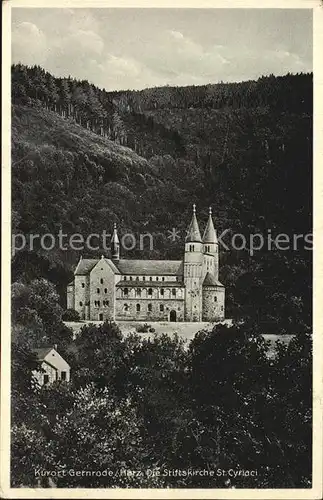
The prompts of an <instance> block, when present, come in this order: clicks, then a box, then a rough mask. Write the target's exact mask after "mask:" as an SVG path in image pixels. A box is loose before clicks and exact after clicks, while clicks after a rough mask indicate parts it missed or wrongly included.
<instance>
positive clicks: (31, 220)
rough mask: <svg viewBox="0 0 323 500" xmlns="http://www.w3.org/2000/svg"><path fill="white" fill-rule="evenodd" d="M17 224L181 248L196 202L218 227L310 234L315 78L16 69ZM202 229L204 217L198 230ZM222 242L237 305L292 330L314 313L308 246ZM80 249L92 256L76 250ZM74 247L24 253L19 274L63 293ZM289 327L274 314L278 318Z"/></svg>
mask: <svg viewBox="0 0 323 500" xmlns="http://www.w3.org/2000/svg"><path fill="white" fill-rule="evenodd" d="M12 97H13V120H12V183H13V200H12V203H13V210H14V217H13V223H14V228H13V229H14V231H15V232H23V233H25V234H28V233H41V234H45V233H47V232H50V233H54V234H56V233H57V232H58V230H59V229H63V230H64V232H66V233H68V234H72V233H82V234H84V235H85V236H86V235H87V234H89V233H91V232H101V231H102V230H103V229H106V230H107V231H110V230H111V226H112V223H113V222H114V221H116V222H117V223H118V225H119V228H120V231H121V233H124V232H128V231H131V232H134V233H143V232H146V231H149V232H151V233H152V234H153V235H154V237H155V238H154V250H153V251H152V252H148V251H146V252H139V251H138V249H135V250H134V251H133V252H132V253H128V254H127V256H137V257H139V258H142V257H150V258H164V257H167V258H180V257H181V254H182V245H183V241H182V240H181V241H175V242H171V240H170V239H169V238H167V236H168V233H167V231H168V230H171V229H172V228H173V227H175V228H176V229H178V230H179V231H181V232H182V233H181V234H182V235H183V234H184V233H183V232H184V229H185V227H186V225H187V223H188V221H189V219H190V212H191V204H192V203H193V202H196V203H197V205H198V211H199V218H200V219H201V220H202V221H203V220H204V221H205V219H206V217H207V207H208V206H209V205H212V206H213V212H214V215H215V220H216V226H217V228H218V231H219V233H221V231H223V230H224V229H230V231H231V232H232V233H234V232H238V233H243V234H246V235H249V234H250V233H255V232H259V231H260V232H265V231H267V230H268V229H270V230H271V231H272V232H273V234H275V233H277V234H278V233H287V234H290V235H292V234H293V233H301V234H306V233H308V232H311V207H312V202H311V187H312V184H311V183H312V75H311V74H299V75H286V76H284V77H274V76H270V77H263V78H260V79H259V80H258V81H251V82H242V83H238V84H222V83H221V84H216V85H207V86H202V87H180V88H171V87H162V88H156V89H146V90H143V91H138V92H135V91H129V92H106V91H104V90H101V89H98V88H96V87H95V86H93V85H91V84H89V83H88V82H87V81H81V82H80V81H77V80H75V79H72V78H65V79H64V78H54V77H53V76H52V75H50V74H49V73H47V72H45V71H44V70H42V69H41V68H39V67H33V68H28V67H26V66H22V65H16V66H13V67H12ZM202 229H203V228H202ZM220 251H221V256H220V258H221V272H220V278H221V280H222V281H223V282H224V283H225V285H226V286H227V291H228V293H227V297H228V312H229V314H230V315H231V316H232V315H233V316H236V317H240V316H243V315H245V316H248V315H252V314H253V315H254V314H257V315H258V316H259V318H260V319H261V320H262V321H265V322H267V323H269V325H270V326H269V328H273V329H274V327H275V325H276V326H277V318H282V317H285V318H286V322H287V323H288V324H286V325H285V326H286V330H287V329H292V328H295V324H296V325H297V324H298V323H299V320H300V318H303V319H306V318H309V315H310V309H311V304H310V296H311V268H310V267H311V266H310V264H311V256H310V252H304V251H303V252H302V251H298V252H287V251H285V252H267V251H264V250H263V251H259V252H258V253H257V254H256V255H254V256H250V255H249V254H248V252H246V251H245V250H242V251H240V252H239V251H236V250H232V249H230V250H226V251H224V250H223V249H221V250H220ZM82 253H83V255H84V256H86V255H90V254H89V253H87V252H84V251H83V252H82ZM78 257H79V255H78V254H77V252H69V251H67V252H58V251H52V252H47V253H45V254H42V255H41V254H40V252H38V251H36V252H33V253H29V254H26V253H24V252H19V253H18V254H17V255H16V257H15V258H14V262H13V277H14V279H18V280H29V279H32V278H33V277H35V276H38V275H43V276H45V277H47V278H49V279H51V280H52V281H53V282H55V284H56V285H58V287H59V289H60V291H63V289H64V287H65V285H66V283H67V282H68V280H69V279H70V278H71V269H72V266H73V265H74V264H75V262H76V260H77V259H78ZM282 328H283V327H282V326H281V324H280V329H282Z"/></svg>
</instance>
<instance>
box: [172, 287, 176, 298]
mask: <svg viewBox="0 0 323 500" xmlns="http://www.w3.org/2000/svg"><path fill="white" fill-rule="evenodd" d="M172 295H173V297H176V288H173V289H172Z"/></svg>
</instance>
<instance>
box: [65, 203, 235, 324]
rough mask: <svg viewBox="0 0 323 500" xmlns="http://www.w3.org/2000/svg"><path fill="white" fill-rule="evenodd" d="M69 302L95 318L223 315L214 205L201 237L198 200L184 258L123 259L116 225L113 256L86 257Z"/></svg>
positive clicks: (78, 269)
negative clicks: (197, 211)
mask: <svg viewBox="0 0 323 500" xmlns="http://www.w3.org/2000/svg"><path fill="white" fill-rule="evenodd" d="M67 308H70V309H75V310H76V311H78V313H79V315H80V318H81V319H83V320H91V321H104V320H107V319H110V320H114V321H118V320H119V321H126V320H129V321H130V320H132V321H133V320H137V321H189V322H191V321H210V322H212V321H220V320H223V319H224V317H225V288H224V286H223V285H222V283H220V281H219V248H218V241H217V235H216V231H215V229H214V224H213V220H212V212H211V209H210V210H209V217H208V221H207V224H206V227H205V231H204V234H203V237H201V233H200V229H199V225H198V222H197V218H196V210H195V205H193V215H192V220H191V223H190V225H189V229H188V231H187V236H186V239H185V249H184V255H183V259H182V260H129V259H121V258H120V243H119V238H118V233H117V229H116V225H115V226H114V231H113V235H112V239H111V259H108V258H106V257H104V256H102V257H101V258H98V259H84V258H82V257H81V258H80V260H79V262H78V264H77V266H76V269H75V271H74V280H73V281H72V282H71V283H70V284H69V285H68V287H67Z"/></svg>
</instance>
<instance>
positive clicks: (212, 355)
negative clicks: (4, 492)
mask: <svg viewBox="0 0 323 500" xmlns="http://www.w3.org/2000/svg"><path fill="white" fill-rule="evenodd" d="M12 309H13V320H14V334H15V337H14V339H15V340H14V343H13V346H12V390H11V394H12V434H11V447H12V448H11V450H12V453H11V483H12V486H13V487H36V486H38V487H43V488H46V487H58V488H62V487H70V488H72V487H88V488H95V487H96V488H109V487H110V488H111V487H123V488H127V487H135V488H140V487H141V488H145V487H150V488H170V487H175V488H183V487H184V488H185V487H187V488H310V487H311V446H312V425H311V399H312V388H311V383H312V382H311V381H312V369H311V335H310V334H309V332H304V333H302V334H300V335H297V336H296V337H295V338H294V339H293V340H292V341H291V342H290V343H289V344H288V345H286V344H283V343H280V342H278V343H277V345H276V348H275V357H274V358H270V357H268V343H267V342H265V340H264V338H263V337H262V336H261V335H259V334H258V333H257V327H256V325H255V324H252V323H249V324H246V323H245V324H244V325H240V326H239V325H234V326H232V327H230V328H228V327H226V326H224V325H218V326H215V327H214V329H213V331H211V332H206V331H200V332H199V333H197V334H196V336H195V338H194V339H193V340H192V341H191V342H190V344H189V345H185V343H184V341H183V340H182V339H180V338H179V337H178V336H177V335H176V334H175V335H173V336H171V337H170V336H167V335H164V334H162V335H155V336H152V337H151V338H150V339H143V338H142V337H141V336H139V335H138V334H137V333H136V332H134V333H132V334H130V335H127V336H125V335H123V334H122V333H121V331H120V330H119V328H118V326H117V325H116V324H111V323H108V322H107V323H105V324H102V325H100V326H95V325H93V324H90V325H84V326H83V327H82V329H81V331H80V333H79V335H78V336H77V337H76V339H75V340H74V342H72V337H71V331H70V330H69V329H68V328H66V326H65V325H64V324H63V323H62V321H61V319H60V318H61V316H60V315H61V313H62V310H61V308H60V306H59V304H58V295H57V293H56V292H55V289H54V286H53V284H50V283H48V282H46V281H45V280H33V281H32V282H31V283H30V284H29V285H28V286H27V285H25V286H22V285H20V286H17V285H16V286H15V287H14V292H13V307H12ZM36 311H37V312H36ZM37 338H38V340H42V341H47V342H49V343H50V342H53V341H59V346H60V348H59V350H60V353H61V354H62V355H63V356H64V358H65V359H67V360H68V361H69V363H70V365H71V366H72V381H71V382H70V383H66V382H60V381H58V382H55V383H54V384H52V385H47V386H43V387H39V386H37V384H35V383H34V382H33V377H32V372H33V370H37V369H38V370H39V369H40V368H39V364H38V363H37V360H36V358H35V356H34V355H33V353H32V352H31V347H32V346H33V345H34V344H35V341H36V340H37ZM176 470H177V471H178V470H179V471H181V474H180V475H179V474H178V473H177V474H176V472H174V473H173V471H176ZM200 470H201V471H205V470H206V471H207V474H205V473H204V474H202V475H199V474H195V475H190V474H189V473H188V471H200ZM43 471H54V472H53V475H52V476H50V477H48V476H46V475H45V474H46V472H43ZM80 471H99V472H98V474H99V473H100V472H101V473H102V471H106V472H107V471H109V474H108V475H107V474H106V475H104V474H101V475H92V476H91V475H90V476H88V475H84V476H83V475H82V476H80V475H76V472H78V473H79V472H80ZM183 471H184V472H183ZM185 471H186V474H185ZM221 471H224V472H221ZM229 471H231V472H229ZM239 471H242V473H241V472H240V473H239ZM246 471H247V472H246ZM251 471H252V472H253V474H250V472H251ZM233 472H236V475H235V476H234V475H233ZM238 473H239V474H238ZM42 474H44V475H42Z"/></svg>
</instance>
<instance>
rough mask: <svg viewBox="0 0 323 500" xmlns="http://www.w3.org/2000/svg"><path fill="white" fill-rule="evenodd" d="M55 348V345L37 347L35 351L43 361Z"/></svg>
mask: <svg viewBox="0 0 323 500" xmlns="http://www.w3.org/2000/svg"><path fill="white" fill-rule="evenodd" d="M52 349H54V347H53V346H51V347H37V348H34V349H33V352H34V353H35V354H36V356H37V359H38V361H43V359H44V358H46V356H47V354H48V353H49V352H50V351H51V350H52Z"/></svg>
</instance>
